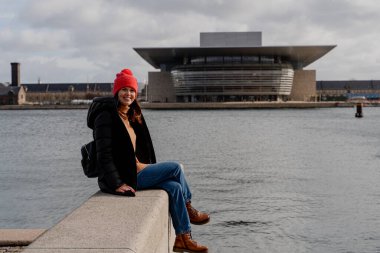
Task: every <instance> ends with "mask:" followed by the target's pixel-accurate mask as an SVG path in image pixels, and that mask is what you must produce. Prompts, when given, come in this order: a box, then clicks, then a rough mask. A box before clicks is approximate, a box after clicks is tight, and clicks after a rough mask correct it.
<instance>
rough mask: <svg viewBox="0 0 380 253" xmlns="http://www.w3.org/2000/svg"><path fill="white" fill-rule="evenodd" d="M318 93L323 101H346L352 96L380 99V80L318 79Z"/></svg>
mask: <svg viewBox="0 0 380 253" xmlns="http://www.w3.org/2000/svg"><path fill="white" fill-rule="evenodd" d="M317 93H318V96H319V98H320V100H322V101H323V100H341V101H344V100H347V99H350V98H352V97H365V98H366V99H368V100H379V99H380V80H349V81H317Z"/></svg>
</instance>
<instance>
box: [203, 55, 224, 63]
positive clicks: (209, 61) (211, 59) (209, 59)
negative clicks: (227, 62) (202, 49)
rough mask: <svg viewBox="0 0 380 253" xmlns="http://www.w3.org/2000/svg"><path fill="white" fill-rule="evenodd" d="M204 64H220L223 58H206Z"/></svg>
mask: <svg viewBox="0 0 380 253" xmlns="http://www.w3.org/2000/svg"><path fill="white" fill-rule="evenodd" d="M206 63H208V64H221V63H223V56H207V57H206Z"/></svg>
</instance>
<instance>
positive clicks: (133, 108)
mask: <svg viewBox="0 0 380 253" xmlns="http://www.w3.org/2000/svg"><path fill="white" fill-rule="evenodd" d="M127 116H128V119H129V120H130V121H131V122H136V121H137V123H139V124H141V123H142V120H141V107H140V104H139V102H137V100H135V101H133V103H132V104H131V105H130V106H129V110H128V112H127Z"/></svg>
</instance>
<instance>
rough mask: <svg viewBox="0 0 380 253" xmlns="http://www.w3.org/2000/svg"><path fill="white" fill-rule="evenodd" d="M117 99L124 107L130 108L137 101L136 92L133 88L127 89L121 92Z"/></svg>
mask: <svg viewBox="0 0 380 253" xmlns="http://www.w3.org/2000/svg"><path fill="white" fill-rule="evenodd" d="M117 97H118V99H119V102H120V103H121V104H122V105H123V106H130V105H131V104H132V103H133V101H135V99H136V92H135V90H134V89H132V88H129V87H125V88H122V89H121V90H120V91H119V93H118V95H117Z"/></svg>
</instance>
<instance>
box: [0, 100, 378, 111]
mask: <svg viewBox="0 0 380 253" xmlns="http://www.w3.org/2000/svg"><path fill="white" fill-rule="evenodd" d="M140 105H141V108H142V109H151V110H208V109H297V108H298V109H312V108H334V107H354V106H355V104H354V103H350V102H335V101H332V102H296V101H295V102H293V101H288V102H217V103H216V102H215V103H214V102H202V103H146V102H141V103H140ZM364 106H365V107H378V106H380V103H379V102H373V103H365V105H364ZM88 108H89V105H87V104H81V105H0V110H71V109H73V110H74V109H88Z"/></svg>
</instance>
